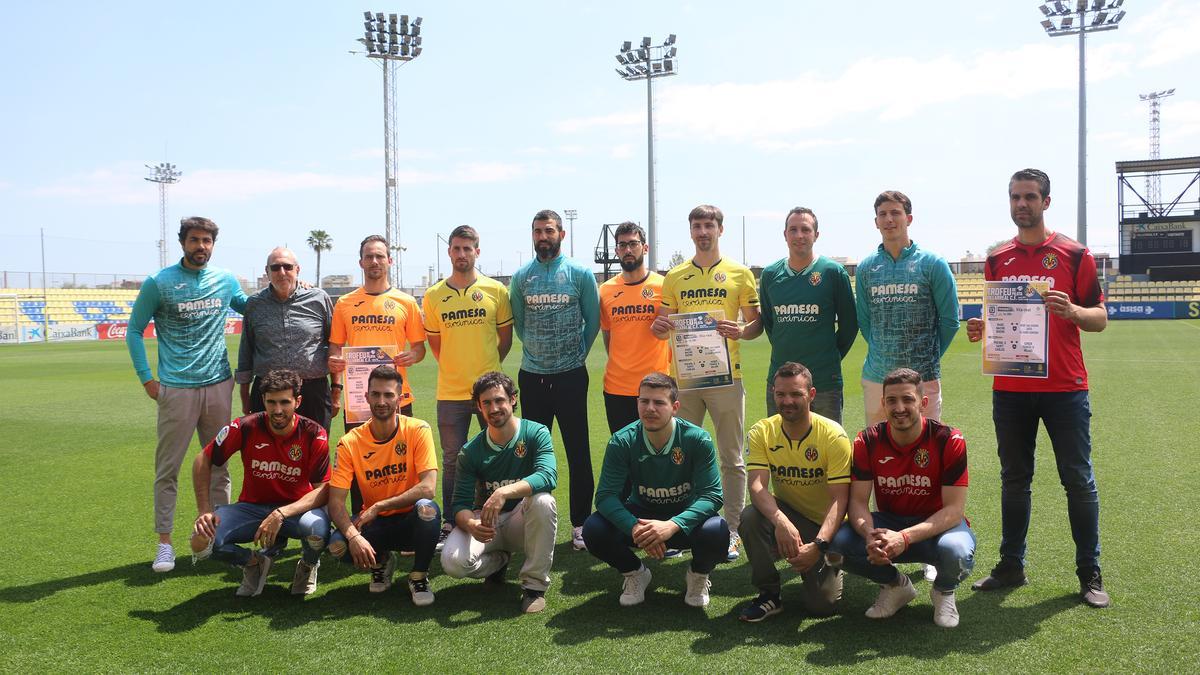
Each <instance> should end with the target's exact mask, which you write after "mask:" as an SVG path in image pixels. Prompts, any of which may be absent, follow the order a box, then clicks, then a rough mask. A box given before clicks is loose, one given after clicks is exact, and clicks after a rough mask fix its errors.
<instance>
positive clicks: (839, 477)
mask: <svg viewBox="0 0 1200 675" xmlns="http://www.w3.org/2000/svg"><path fill="white" fill-rule="evenodd" d="M839 432H840V433H839ZM830 435H831V436H832V437H833V441H832V442H831V443H830V444H829V450H828V459H827V460H826V464H825V482H826V483H828V484H829V485H838V484H843V485H844V484H846V483H849V482H850V464H851V462H852V457H853V455H854V451H853V450H852V449H851V447H850V439H849V438H847V437H846V432H845V431H844V430H841V429H836V428H835V429H832V430H830Z"/></svg>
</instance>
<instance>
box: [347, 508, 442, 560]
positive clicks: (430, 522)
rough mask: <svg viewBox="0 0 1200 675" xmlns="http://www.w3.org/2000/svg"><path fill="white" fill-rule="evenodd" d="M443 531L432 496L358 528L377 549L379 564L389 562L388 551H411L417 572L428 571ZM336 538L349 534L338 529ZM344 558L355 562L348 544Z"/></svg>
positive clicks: (372, 546) (376, 558)
mask: <svg viewBox="0 0 1200 675" xmlns="http://www.w3.org/2000/svg"><path fill="white" fill-rule="evenodd" d="M354 520H355V522H357V521H358V517H357V516H355V518H354ZM441 530H442V523H441V511H439V510H438V506H437V502H435V501H433V500H432V499H418V500H417V503H416V504H413V507H412V509H411V510H410V511H409V512H408V513H396V514H393V515H390V516H379V517H378V518H376V519H375V520H372V521H371V522H369V523H367V525H366V527H362V528H359V531H360V532H362V536H363V537H364V538H366V540H367V542H368V543H369V544H371V548H373V549H375V560H376V561H377V562H378V563H379V565H381V566H382V565H383V564H384V563H386V562H387V552H388V551H412V552H413V567H412V571H414V572H428V571H429V563H430V562H432V561H433V549H434V548H435V547H436V546H437V540H438V534H439V533H440V532H441ZM334 541H346V536H345V535H344V534H342V533H341V532H337V531H335V532H334V533H333V536H332V537H330V542H331V543H332V542H334ZM341 560H342V562H347V563H352V562H354V556H352V555H350V547H349V546H347V547H346V553H345V554H344V555H342V558H341Z"/></svg>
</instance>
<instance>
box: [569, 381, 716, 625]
mask: <svg viewBox="0 0 1200 675" xmlns="http://www.w3.org/2000/svg"><path fill="white" fill-rule="evenodd" d="M637 405H638V421H637V422H634V423H633V424H630V425H629V426H627V427H625V428H624V429H621V430H620V431H618V432H617V433H615V434H613V436H612V438H611V439H609V441H608V448H607V449H606V450H605V451H604V465H603V467H602V468H601V469H600V485H599V487H597V488H596V513H593V514H592V515H591V517H589V518H588V519H587V522H586V523H584V525H583V541H584V543H585V544H586V545H587V550H588V551H589V552H590V553H591V554H592V555H594V556H596V557H597V558H599V559H601V560H603V561H604V562H606V563H608V564H609V565H612V566H613V567H615V568H616V569H617V571H618V572H620V573H621V574H623V575H625V582H624V588H623V589H622V592H621V598H620V601H621V604H622V605H625V606H630V605H637V604H639V603H641V602H642V601H643V600H645V599H646V588H647V587H649V585H650V570H648V569H646V566H645V565H643V564H642V562H641V561H640V560H639V559H638V557H637V556H636V555H634V553H633V551H632V550H630V549H631V547H637V548H640V549H642V550H643V551H645V552H646V554H647V555H649V556H650V557H652V558H654V559H656V560H662V559H663V555H664V554H665V553H666V551H667V548H668V547H670V548H675V549H684V548H690V549H692V563H691V568H690V569H689V570H688V573H687V591H686V593H685V594H684V596H683V600H684V602H686V603H687V604H689V605H691V606H692V607H705V606H707V605H708V589H709V586H710V583H709V580H708V574H709V572H712V570H713V568H714V567H716V566H717V563H719V562H724V561H725V558H726V553H727V550H728V547H729V525H728V524H727V523H726V522H725V519H724V518H722V517H720V516H719V515H717V512H718V511H719V510H720V508H721V503H722V500H721V474H720V472H719V471H718V469H717V451H716V449H715V447H714V446H713V441H712V437H711V436H709V435H708V432H707V431H705V430H704V429H702V428H700V427H698V426H696V425H694V424H692V423H690V422H687V421H685V420H682V419H679V418H677V417H675V415H676V413H678V412H679V389H678V388H677V387H676V385H675V380H673V379H671V378H670V377H669V376H667V375H663V374H662V373H650V374H649V375H647V376H645V377H644V378H642V381H641V384H640V386H639V387H638V400H637ZM626 481H629V483H630V486H631V488H632V489H631V491H630V492H629V498H628V501H624V502H622V500H621V494H622V491H623V490H624V489H625V484H626Z"/></svg>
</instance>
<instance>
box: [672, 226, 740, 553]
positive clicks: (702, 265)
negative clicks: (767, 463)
mask: <svg viewBox="0 0 1200 675" xmlns="http://www.w3.org/2000/svg"><path fill="white" fill-rule="evenodd" d="M724 220H725V214H724V213H722V212H721V209H719V208H717V207H715V206H710V205H708V204H702V205H700V206H697V207H696V208H694V209H692V212H691V213H689V214H688V224H689V227H690V229H691V236H692V243H694V244H695V245H696V255H694V256H693V257H692V259H691V260H689V261H687V262H685V263H683V264H681V265H678V266H676V267H675V268H674V269H672V270H671V271H670V272H667V277H666V279H665V280H664V281H663V291H662V293H663V295H662V306H661V307H659V309H658V317H657V318H655V319H654V323H653V324H652V325H651V330H653V332H654V335H655V336H656V337H658V338H659V339H660V340H666V339H667V337H668V336H669V335H670V332H671V322H670V320H668V319H667V316H668V315H671V314H681V313H687V312H712V311H716V312H721V313H722V314H723V316H724V318H723V319H721V320H719V321H718V322H717V332H718V333H720V334H721V336H722V337H724V338H725V340H726V345H727V346H728V348H729V361H730V363H729V367H730V370H731V372H732V375H733V384H732V385H730V386H725V387H715V388H710V389H692V390H683V391H680V392H679V401H680V403H681V404H682V405H680V407H679V416H680V417H682V418H683V419H685V420H687V421H689V422H691V423H693V424H696V425H697V426H699V425H703V424H704V413H705V411H708V412H709V413H710V414H711V415H712V418H713V428H714V430H715V431H716V436H717V456H718V457H719V459H720V462H721V487H722V489H723V491H724V501H725V520H726V521H727V522H728V523H729V530H730V533H731V534H730V536H729V560H736V559H737V557H738V545H739V540H738V535H737V532H736V530H737V526H738V524H739V523H740V522H741V515H742V508H743V507H744V506H745V505H746V463H745V460H744V459H743V458H742V442H743V439H744V438H745V433H746V426H745V424H746V390H745V388H744V387H743V386H742V363H741V358H740V356H739V352H738V340H752V339H754V338H756V337H758V335H759V334H760V333H762V322H761V321H759V316H758V288H757V285H756V283H755V281H754V274H753V273H751V272H750V269H749V268H748V267H746V266H745V265H741V264H739V263H736V262H734V261H732V260H726V259H723V258H721V250H720V247H719V246H718V243H717V242H718V240H719V239H720V237H721V235H722V234H723V233H724V232H725V226H724V224H723V223H724ZM739 311H740V312H741V315H742V319H743V320H744V321H745V323H744V324H742V323H739V322H738V312H739ZM673 370H674V366H672V371H673ZM671 374H672V375H675V373H674V372H672V373H671Z"/></svg>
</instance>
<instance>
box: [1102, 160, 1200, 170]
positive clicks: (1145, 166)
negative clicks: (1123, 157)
mask: <svg viewBox="0 0 1200 675" xmlns="http://www.w3.org/2000/svg"><path fill="white" fill-rule="evenodd" d="M1186 169H1200V157H1174V158H1170V159H1135V160H1131V161H1127V162H1117V173H1118V174H1122V173H1143V172H1151V171H1182V170H1186Z"/></svg>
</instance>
